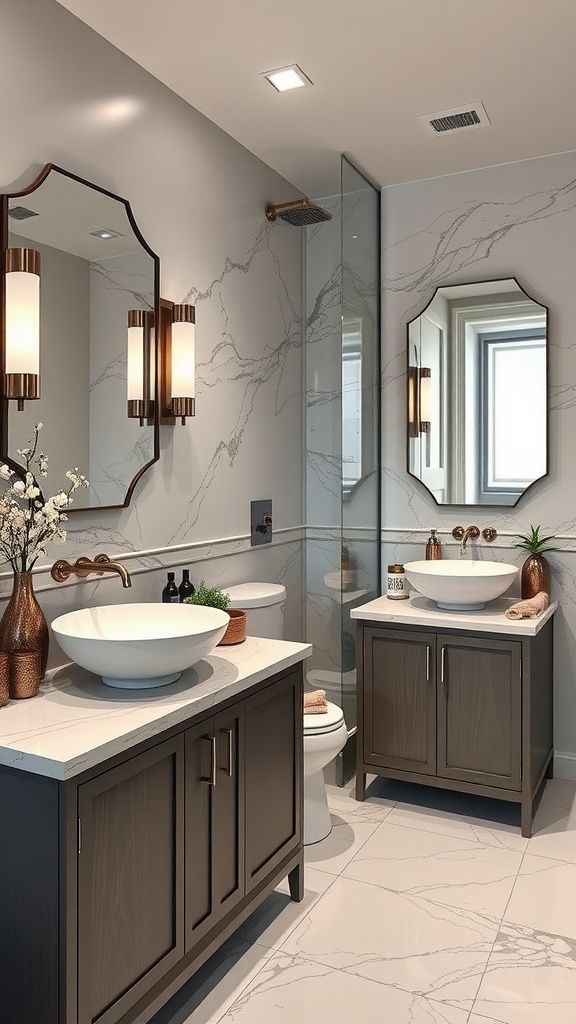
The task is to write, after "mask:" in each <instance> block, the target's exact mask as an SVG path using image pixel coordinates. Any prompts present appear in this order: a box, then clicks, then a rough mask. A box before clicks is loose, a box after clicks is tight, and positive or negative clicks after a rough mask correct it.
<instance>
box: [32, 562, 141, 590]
mask: <svg viewBox="0 0 576 1024" xmlns="http://www.w3.org/2000/svg"><path fill="white" fill-rule="evenodd" d="M105 572H115V573H117V574H118V576H120V578H121V580H122V586H123V587H131V586H132V581H131V579H130V573H129V572H128V570H127V568H126V566H124V565H122V563H121V562H111V561H110V559H109V557H108V555H96V556H95V558H94V561H91V559H90V558H86V557H85V556H84V555H82V557H81V558H77V559H76V561H75V562H74V564H73V565H71V564H70V562H67V561H66V560H65V559H64V558H60V559H59V560H58V561H57V562H54V565H53V566H52V569H51V570H50V574H51V576H52V579H53V580H56V583H65V582H66V580H67V579H68V577H69V576H72V575H73V576H78V577H83V576H90V575H92V573H95V574H96V575H97V576H102V575H103V574H104V573H105Z"/></svg>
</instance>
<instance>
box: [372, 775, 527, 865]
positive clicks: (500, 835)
mask: <svg viewBox="0 0 576 1024" xmlns="http://www.w3.org/2000/svg"><path fill="white" fill-rule="evenodd" d="M417 788H418V791H419V793H420V791H421V790H424V789H426V787H424V786H418V787H417ZM431 792H432V793H434V794H437V793H438V792H439V791H438V790H434V789H433V790H431ZM386 821H387V822H389V824H398V825H406V826H408V827H409V828H418V829H422V830H424V831H427V832H438V833H439V834H440V835H449V836H454V837H455V838H460V839H469V840H472V841H478V842H480V843H483V844H484V845H491V846H494V847H502V848H503V849H507V850H517V851H523V850H525V849H526V846H527V844H528V840H527V839H524V838H523V837H522V836H521V834H520V818H519V810H518V807H517V805H516V804H510V803H506V802H505V801H503V800H488V799H487V798H486V797H474V796H469V795H468V794H465V793H450V792H448V791H446V792H441V794H440V796H439V797H438V798H437V799H433V800H432V802H431V797H430V796H428V797H426V795H425V794H423V795H422V800H421V802H419V801H417V800H416V797H414V798H413V799H412V800H411V801H410V802H409V803H408V802H401V801H399V802H398V803H397V804H396V806H395V807H393V808H392V810H391V811H390V814H388V815H387V817H386Z"/></svg>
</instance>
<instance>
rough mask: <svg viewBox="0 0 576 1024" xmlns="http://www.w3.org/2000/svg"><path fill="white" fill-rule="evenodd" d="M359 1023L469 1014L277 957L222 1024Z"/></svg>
mask: <svg viewBox="0 0 576 1024" xmlns="http://www.w3.org/2000/svg"><path fill="white" fill-rule="evenodd" d="M357 1019H361V1021H362V1024H383V1022H388V1021H389V1022H390V1024H467V1020H468V1013H467V1011H463V1010H460V1009H458V1008H457V1007H454V1006H450V1005H447V1004H442V1003H439V1002H436V1001H434V1000H430V999H428V998H427V997H426V996H422V995H413V994H412V993H409V992H404V991H402V990H400V989H398V988H394V987H392V986H383V985H378V984H375V983H374V982H372V981H367V980H366V979H365V978H360V977H355V976H353V975H351V974H347V973H344V972H343V971H337V970H333V969H332V968H330V967H326V966H322V965H321V964H317V963H311V962H310V961H306V960H301V959H300V958H298V957H292V956H289V955H287V954H284V953H276V954H274V956H273V957H271V959H270V960H269V961H268V962H267V963H266V964H265V965H264V967H263V969H262V970H261V971H260V973H259V974H258V975H257V976H256V977H255V978H254V979H253V980H252V982H251V983H250V985H249V986H248V988H247V989H245V991H244V992H243V993H242V995H241V996H240V998H239V999H237V1000H236V1002H235V1003H234V1004H233V1006H231V1007H230V1009H229V1010H228V1012H227V1013H226V1014H225V1015H224V1016H223V1017H222V1019H221V1022H220V1024H327V1022H330V1024H350V1021H354V1020H357Z"/></svg>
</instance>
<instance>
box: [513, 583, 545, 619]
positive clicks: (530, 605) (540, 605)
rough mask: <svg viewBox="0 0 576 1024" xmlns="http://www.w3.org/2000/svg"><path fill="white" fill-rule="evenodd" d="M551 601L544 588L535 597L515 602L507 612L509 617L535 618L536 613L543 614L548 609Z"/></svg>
mask: <svg viewBox="0 0 576 1024" xmlns="http://www.w3.org/2000/svg"><path fill="white" fill-rule="evenodd" d="M549 603H550V598H549V597H548V594H545V593H544V591H543V590H541V591H540V593H539V594H536V596H535V597H530V598H528V600H527V601H518V603H517V604H513V605H512V606H511V607H510V608H509V609H508V611H507V612H506V617H507V618H508V619H533V618H534V616H536V615H541V614H542V612H544V611H546V609H547V607H548V605H549Z"/></svg>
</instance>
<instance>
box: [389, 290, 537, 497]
mask: <svg viewBox="0 0 576 1024" xmlns="http://www.w3.org/2000/svg"><path fill="white" fill-rule="evenodd" d="M407 356H408V360H407V363H408V365H407V390H408V424H407V462H408V472H409V473H411V474H412V476H414V477H416V479H418V480H419V481H420V482H421V483H422V484H423V485H424V486H425V487H426V488H427V490H428V491H429V492H430V494H431V495H432V497H433V498H434V500H435V502H436V503H437V504H438V505H498V506H506V505H516V504H517V502H518V501H519V500H520V498H521V497H522V495H523V494H525V492H526V491H527V489H528V488H529V487H531V486H532V485H533V484H534V483H535V482H536V481H537V480H540V479H542V477H544V476H546V475H547V473H548V387H547V380H548V369H547V367H548V308H547V307H546V306H544V305H542V304H541V303H539V302H536V301H535V300H534V299H533V298H531V296H530V295H529V294H528V293H527V292H526V291H525V289H524V288H522V287H521V286H520V285H519V283H518V281H517V280H516V278H506V279H502V280H494V281H482V282H475V283H473V284H460V285H450V286H443V287H439V288H437V289H436V292H435V293H434V296H433V297H432V299H431V301H430V302H429V303H428V305H427V306H426V308H425V309H424V310H423V311H422V312H421V313H420V314H419V315H418V316H417V317H415V318H414V319H413V320H411V321H410V322H409V323H408V340H407Z"/></svg>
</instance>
